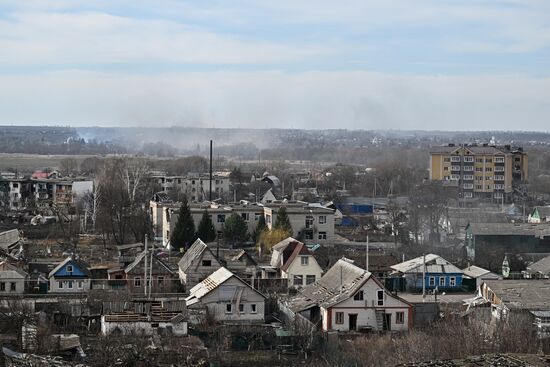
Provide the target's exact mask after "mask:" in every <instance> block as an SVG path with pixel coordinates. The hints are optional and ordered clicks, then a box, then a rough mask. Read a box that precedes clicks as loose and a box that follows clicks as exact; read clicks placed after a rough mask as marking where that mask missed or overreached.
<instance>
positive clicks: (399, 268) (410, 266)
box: [391, 254, 462, 274]
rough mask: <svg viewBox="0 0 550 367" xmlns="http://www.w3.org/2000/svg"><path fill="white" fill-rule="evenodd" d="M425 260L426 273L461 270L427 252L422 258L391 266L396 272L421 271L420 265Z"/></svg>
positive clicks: (456, 271)
mask: <svg viewBox="0 0 550 367" xmlns="http://www.w3.org/2000/svg"><path fill="white" fill-rule="evenodd" d="M424 261H425V266H426V272H427V273H454V274H456V273H462V270H460V269H459V268H457V267H456V266H454V265H453V264H451V263H450V262H448V261H447V260H445V259H444V258H442V257H441V256H439V255H435V254H428V255H426V258H425V260H424V257H423V256H419V257H416V258H414V259H411V260H408V261H405V262H402V263H399V264H395V265H392V266H391V268H392V269H393V270H395V271H396V272H398V273H403V274H406V273H415V274H417V273H422V271H423V269H422V265H423V262H424Z"/></svg>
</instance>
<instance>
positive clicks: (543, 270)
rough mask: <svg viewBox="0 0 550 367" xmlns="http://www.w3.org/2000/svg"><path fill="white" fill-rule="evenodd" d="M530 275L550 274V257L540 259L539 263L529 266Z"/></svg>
mask: <svg viewBox="0 0 550 367" xmlns="http://www.w3.org/2000/svg"><path fill="white" fill-rule="evenodd" d="M527 272H528V273H539V274H542V275H548V274H550V256H546V257H545V258H542V259H540V260H539V261H537V262H534V263H532V264H531V265H529V266H527Z"/></svg>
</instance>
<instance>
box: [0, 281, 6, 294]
mask: <svg viewBox="0 0 550 367" xmlns="http://www.w3.org/2000/svg"><path fill="white" fill-rule="evenodd" d="M5 290H6V283H4V282H0V291H2V292H4V291H5Z"/></svg>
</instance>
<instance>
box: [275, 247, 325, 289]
mask: <svg viewBox="0 0 550 367" xmlns="http://www.w3.org/2000/svg"><path fill="white" fill-rule="evenodd" d="M271 266H272V267H273V268H276V269H278V270H279V271H280V275H281V278H283V279H288V281H289V283H288V286H289V287H293V288H299V287H303V286H305V285H308V284H312V283H315V282H316V281H317V280H318V279H319V278H321V274H322V272H323V270H322V269H321V267H320V266H319V264H318V263H317V260H316V259H315V256H313V252H311V251H310V250H309V249H308V248H307V246H306V245H305V244H303V243H302V242H300V241H298V240H296V239H294V238H292V237H288V238H287V239H285V240H283V241H281V242H279V243H278V244H276V245H275V246H273V248H272V254H271Z"/></svg>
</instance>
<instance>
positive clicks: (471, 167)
mask: <svg viewBox="0 0 550 367" xmlns="http://www.w3.org/2000/svg"><path fill="white" fill-rule="evenodd" d="M473 170H474V166H464V171H473Z"/></svg>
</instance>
